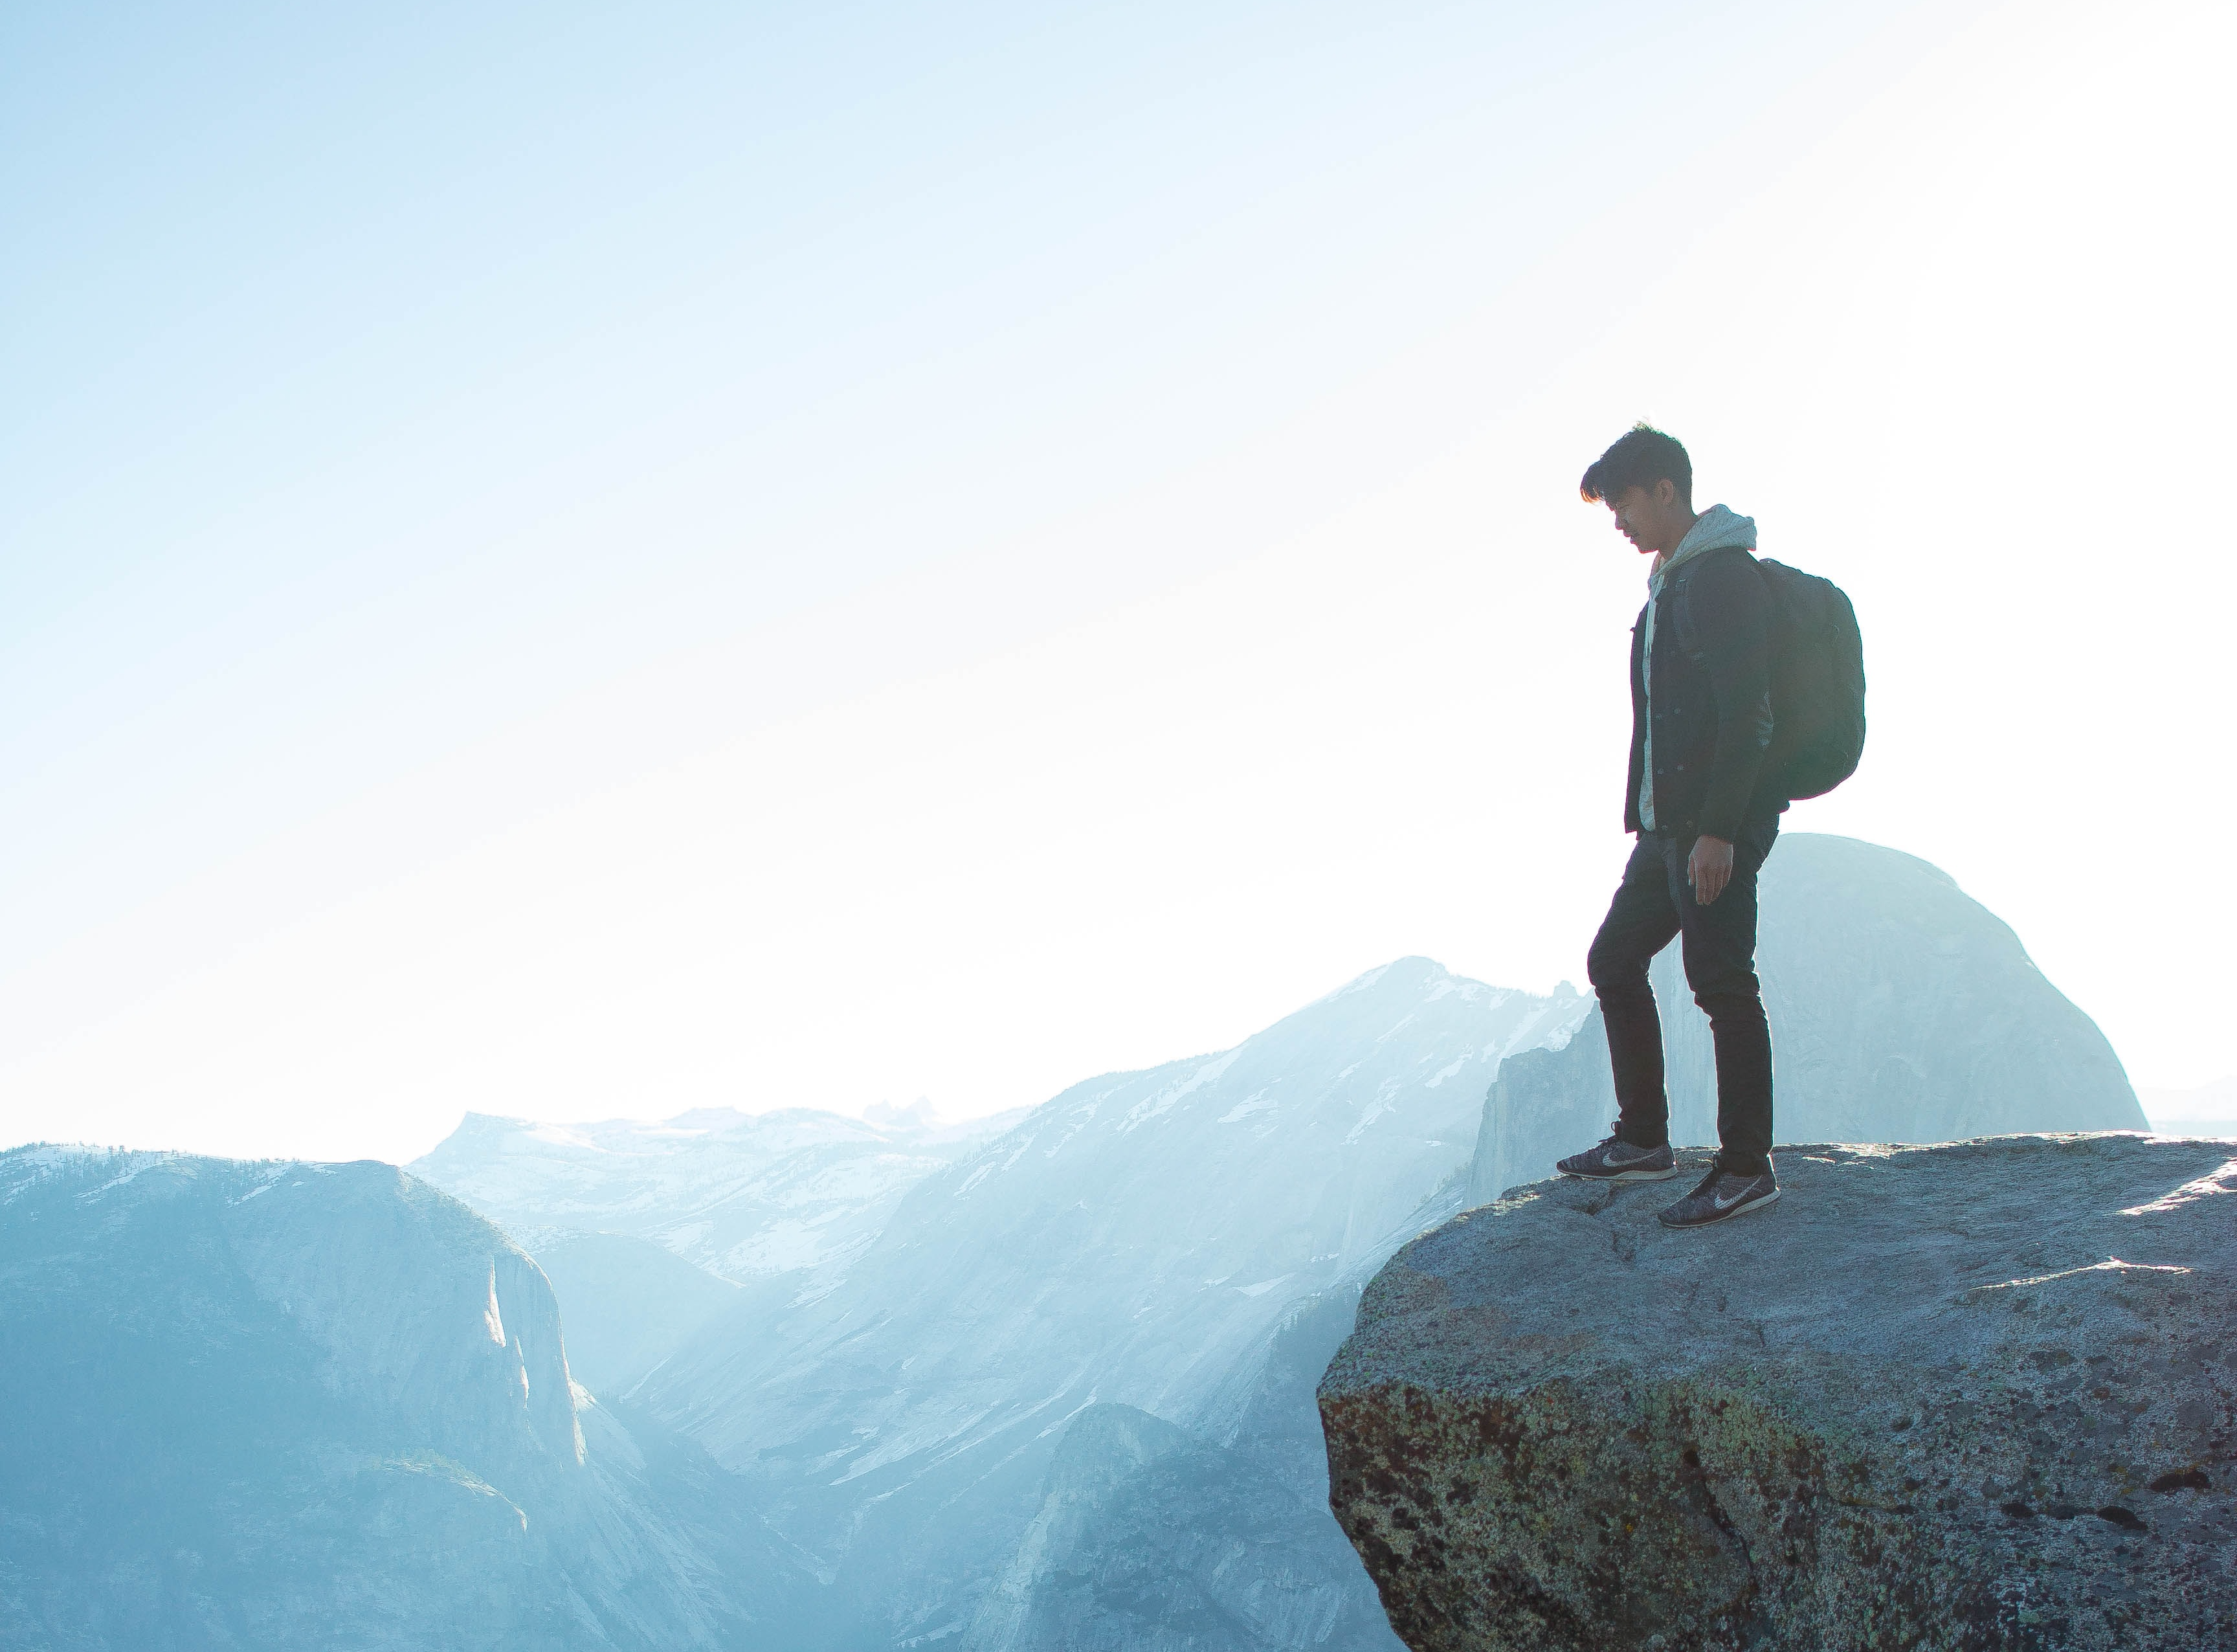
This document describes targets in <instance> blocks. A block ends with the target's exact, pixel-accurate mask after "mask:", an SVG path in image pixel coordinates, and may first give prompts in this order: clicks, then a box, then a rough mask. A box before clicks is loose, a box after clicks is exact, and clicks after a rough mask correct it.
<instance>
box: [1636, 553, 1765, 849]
mask: <svg viewBox="0 0 2237 1652" xmlns="http://www.w3.org/2000/svg"><path fill="white" fill-rule="evenodd" d="M1653 601H1654V602H1656V603H1657V604H1659V605H1660V606H1659V607H1658V609H1657V610H1656V612H1655V616H1654V776H1653V781H1654V829H1655V830H1656V831H1658V832H1662V833H1666V834H1668V835H1670V836H1678V837H1687V838H1690V837H1695V836H1708V837H1721V838H1724V839H1726V841H1727V842H1730V841H1731V840H1732V839H1734V838H1737V837H1738V836H1739V833H1740V823H1741V822H1742V821H1743V820H1745V819H1749V818H1751V817H1753V816H1759V815H1761V814H1764V813H1766V812H1768V813H1776V812H1777V811H1778V810H1779V809H1784V808H1785V806H1786V799H1785V798H1784V797H1780V796H1775V795H1774V794H1775V792H1776V790H1777V782H1776V779H1775V777H1774V776H1771V775H1769V774H1767V773H1766V772H1765V766H1764V750H1765V748H1766V747H1767V746H1769V745H1770V743H1771V604H1770V598H1769V597H1768V596H1767V594H1766V593H1765V590H1764V585H1763V574H1762V572H1761V571H1760V570H1759V569H1758V568H1757V566H1756V564H1755V558H1753V557H1752V556H1750V555H1749V554H1748V553H1747V552H1745V551H1743V550H1740V549H1739V548H1738V547H1733V548H1731V549H1727V550H1723V551H1711V552H1706V553H1705V554H1703V555H1701V556H1699V557H1696V558H1693V560H1692V561H1690V562H1687V563H1686V564H1685V565H1683V566H1682V567H1680V568H1679V569H1678V570H1677V571H1676V572H1674V573H1673V574H1672V575H1671V576H1670V578H1668V579H1666V580H1665V581H1664V582H1663V586H1662V594H1661V595H1660V596H1659V597H1657V598H1653ZM1645 642H1646V609H1644V608H1642V609H1640V611H1639V621H1638V623H1637V624H1634V625H1633V627H1632V631H1631V773H1630V778H1629V782H1628V783H1627V785H1626V787H1625V789H1624V797H1623V826H1624V829H1625V830H1626V831H1630V832H1635V831H1638V830H1639V829H1640V820H1639V789H1640V782H1641V777H1642V776H1641V774H1640V770H1642V769H1643V768H1644V767H1645V766H1646V716H1647V708H1646V675H1645V673H1644V672H1643V671H1641V669H1640V667H1641V666H1642V664H1644V662H1643V661H1642V659H1641V658H1640V652H1641V649H1642V646H1643V644H1645Z"/></svg>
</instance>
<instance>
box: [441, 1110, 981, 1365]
mask: <svg viewBox="0 0 2237 1652" xmlns="http://www.w3.org/2000/svg"><path fill="white" fill-rule="evenodd" d="M1020 1116H1021V1115H1020V1113H1007V1114H1003V1115H1000V1116H998V1117H995V1118H993V1119H976V1120H968V1121H966V1122H964V1123H962V1124H959V1125H943V1124H941V1123H940V1121H939V1120H936V1119H935V1118H934V1117H933V1116H932V1114H931V1112H930V1109H929V1108H927V1107H925V1106H924V1105H923V1104H922V1103H919V1104H918V1105H917V1106H915V1107H909V1108H905V1109H894V1108H885V1109H878V1110H874V1113H873V1117H872V1118H871V1119H869V1120H862V1119H849V1118H843V1117H841V1116H840V1115H839V1114H836V1113H818V1112H813V1111H809V1110H807V1109H791V1110H788V1111H784V1112H778V1113H738V1112H736V1111H734V1110H732V1109H730V1108H728V1107H706V1108H701V1109H699V1110H697V1111H695V1112H691V1113H682V1114H679V1115H678V1116H676V1117H675V1118H673V1119H667V1120H660V1121H657V1122H652V1121H647V1120H635V1119H614V1120H605V1121H603V1122H600V1123H596V1124H543V1123H538V1122H535V1121H533V1120H523V1119H502V1118H495V1117H492V1116H490V1115H488V1114H485V1113H468V1114H467V1115H466V1117H465V1120H464V1122H462V1123H461V1124H460V1125H459V1127H458V1129H457V1130H455V1131H453V1132H452V1133H451V1135H450V1136H448V1137H447V1138H445V1140H443V1141H442V1142H441V1143H439V1145H438V1146H436V1147H435V1148H434V1150H433V1151H432V1152H431V1153H427V1154H426V1156H425V1157H423V1158H421V1159H419V1160H414V1161H413V1163H412V1166H411V1169H412V1173H413V1174H415V1175H417V1176H419V1177H420V1178H421V1179H423V1180H426V1181H429V1182H432V1183H433V1184H434V1185H435V1186H438V1187H440V1188H442V1189H443V1190H444V1191H445V1192H446V1193H451V1194H452V1195H453V1196H455V1197H456V1198H458V1199H462V1200H463V1201H465V1203H466V1204H468V1205H470V1206H472V1207H473V1208H474V1209H475V1210H477V1211H479V1212H480V1213H482V1214H483V1215H484V1216H486V1217H487V1218H489V1219H490V1220H492V1221H493V1222H496V1223H497V1224H498V1225H499V1226H502V1227H503V1228H505V1231H506V1232H508V1233H510V1234H511V1236H512V1237H513V1238H514V1239H516V1240H518V1242H519V1243H520V1244H521V1245H523V1246H525V1247H526V1248H527V1249H528V1250H530V1251H531V1252H533V1253H534V1255H535V1257H536V1259H537V1260H538V1262H539V1263H540V1264H541V1265H543V1267H544V1271H545V1272H547V1273H548V1274H549V1275H550V1276H551V1279H552V1280H553V1282H554V1283H555V1284H556V1285H559V1286H560V1287H561V1297H562V1299H563V1300H564V1302H565V1303H566V1305H567V1331H568V1346H569V1348H570V1350H571V1351H572V1353H573V1355H574V1358H575V1360H576V1363H577V1374H578V1375H579V1376H580V1377H581V1378H582V1379H583V1380H584V1383H585V1384H588V1385H589V1386H590V1387H591V1389H593V1390H594V1391H597V1392H599V1393H613V1392H617V1391H619V1390H621V1389H622V1388H624V1387H626V1386H627V1385H628V1384H630V1383H631V1382H634V1381H635V1380H636V1379H637V1378H638V1377H640V1376H642V1375H643V1373H644V1372H645V1371H650V1369H652V1367H653V1366H655V1365H658V1364H659V1363H660V1362H661V1361H662V1360H663V1359H665V1358H668V1356H669V1355H670V1354H671V1353H672V1352H674V1351H675V1350H676V1348H677V1347H678V1346H679V1345H681V1344H682V1343H683V1341H684V1339H685V1338H688V1337H690V1335H691V1334H692V1332H695V1331H696V1330H697V1329H698V1328H699V1327H700V1326H701V1325H703V1324H705V1323H706V1321H707V1320H708V1319H709V1318H711V1317H712V1316H713V1315H714V1314H716V1312H720V1311H721V1310H722V1309H723V1307H724V1306H725V1305H729V1303H730V1302H731V1301H732V1300H733V1299H734V1298H736V1296H737V1294H738V1292H737V1288H736V1287H737V1286H739V1285H764V1286H769V1287H771V1288H775V1289H780V1290H782V1292H783V1293H784V1294H786V1295H789V1294H791V1293H793V1292H797V1291H802V1290H806V1291H815V1290H818V1289H828V1287H829V1285H831V1284H833V1283H835V1281H836V1280H837V1279H840V1278H841V1277H843V1275H844V1273H845V1272H846V1269H847V1267H848V1265H849V1264H851V1263H852V1262H853V1261H854V1260H855V1258H857V1257H859V1256H860V1255H861V1253H862V1252H863V1251H864V1250H865V1249H867V1248H868V1246H869V1244H870V1242H871V1240H872V1239H874V1238H875V1237H876V1236H877V1233H878V1232H879V1230H880V1229H881V1228H882V1227H883V1226H885V1223H886V1220H887V1219H888V1217H889V1216H890V1215H891V1214H892V1213H893V1211H894V1206H896V1205H898V1204H899V1203H900V1202H901V1196H902V1195H903V1194H904V1193H907V1191H908V1190H909V1189H910V1188H911V1187H913V1186H915V1185H916V1184H917V1183H918V1182H919V1181H921V1180H923V1178H924V1177H926V1176H927V1175H928V1174H930V1173H932V1172H933V1171H934V1170H937V1169H939V1168H940V1166H943V1165H946V1164H947V1163H949V1162H951V1161H952V1160H954V1158H955V1157H956V1156H957V1155H958V1154H960V1153H965V1152H967V1151H968V1150H969V1149H970V1148H971V1147H972V1146H974V1145H975V1144H977V1143H978V1142H980V1141H983V1140H986V1139H987V1137H988V1136H990V1135H993V1134H998V1133H1000V1131H1001V1130H1002V1129H1003V1128H1004V1127H1006V1126H1007V1125H1008V1124H1010V1123H1013V1122H1014V1121H1015V1120H1017V1119H1018V1118H1019V1117H1020Z"/></svg>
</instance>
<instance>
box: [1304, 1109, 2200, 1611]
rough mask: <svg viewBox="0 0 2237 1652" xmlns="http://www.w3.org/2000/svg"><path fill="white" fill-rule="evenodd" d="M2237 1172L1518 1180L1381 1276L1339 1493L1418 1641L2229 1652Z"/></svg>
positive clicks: (1821, 1163)
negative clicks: (1764, 1189) (1681, 1212)
mask: <svg viewBox="0 0 2237 1652" xmlns="http://www.w3.org/2000/svg"><path fill="white" fill-rule="evenodd" d="M2233 1153H2237V1149H2234V1148H2233V1147H2232V1146H2231V1144H2229V1143H2227V1142H2210V1141H2155V1140H2149V1139H2147V1138H2142V1137H2138V1136H2130V1135H2095V1136H2013V1137H2002V1138H1996V1139H1991V1140H1982V1141H1974V1142H1964V1143H1957V1144H1953V1145H1949V1146H1936V1147H1857V1146H1804V1147H1789V1148H1785V1149H1783V1150H1782V1151H1781V1153H1780V1154H1779V1158H1778V1164H1779V1172H1780V1178H1781V1180H1782V1182H1783V1183H1784V1185H1785V1188H1786V1194H1785V1198H1784V1199H1782V1201H1781V1202H1780V1203H1779V1204H1778V1205H1776V1206H1772V1207H1770V1208H1769V1209H1766V1210H1765V1211H1763V1212H1761V1213H1756V1214H1752V1215H1750V1216H1748V1217H1747V1218H1745V1219H1740V1220H1737V1221H1734V1222H1732V1223H1730V1224H1728V1225H1726V1226H1721V1227H1717V1228H1712V1229H1709V1230H1706V1231H1705V1232H1693V1233H1671V1232H1666V1231H1665V1230H1663V1229H1661V1228H1660V1226H1657V1225H1656V1224H1655V1222H1654V1213H1655V1212H1656V1211H1657V1210H1658V1209H1660V1207H1661V1206H1663V1205H1664V1204H1665V1203H1666V1202H1668V1200H1669V1199H1670V1198H1671V1197H1673V1195H1674V1194H1675V1193H1678V1192H1679V1191H1682V1190H1683V1187H1684V1186H1685V1184H1684V1183H1683V1182H1682V1181H1679V1182H1669V1183H1663V1184H1659V1185H1656V1184H1649V1185H1646V1186H1631V1187H1627V1188H1619V1189H1609V1188H1606V1187H1600V1186H1590V1185H1587V1184H1580V1183H1575V1182H1564V1181H1554V1182H1542V1183H1538V1184H1535V1185H1534V1186H1529V1187H1525V1188H1518V1189H1516V1190H1514V1192H1513V1193H1510V1194H1508V1196H1507V1197H1506V1198H1504V1199H1501V1200H1500V1201H1499V1202H1497V1203H1496V1204H1493V1205H1489V1206H1484V1207H1482V1208H1480V1209H1477V1210H1474V1211H1470V1212H1468V1213H1466V1214H1464V1215H1462V1216H1460V1217H1458V1218H1455V1219H1454V1220H1453V1221H1451V1222H1448V1223H1447V1224H1446V1225H1445V1226H1442V1227H1440V1228H1437V1229H1435V1230H1434V1231H1433V1232H1429V1233H1426V1234H1424V1235H1422V1237H1421V1238H1420V1239H1415V1241H1414V1242H1413V1243H1412V1244H1411V1245H1409V1246H1407V1247H1406V1248H1405V1249H1404V1250H1402V1251H1401V1252H1399V1253H1398V1254H1397V1255H1396V1257H1394V1258H1393V1259H1391V1261H1390V1262H1389V1264H1388V1265H1386V1266H1385V1267H1384V1268H1383V1270H1382V1272H1381V1273H1380V1274H1379V1275H1377V1277H1376V1279H1375V1282H1374V1283H1373V1285H1370V1286H1369V1289H1368V1292H1367V1294H1366V1296H1365V1298H1363V1301H1362V1303H1361V1305H1360V1312H1359V1319H1358V1325H1357V1327H1356V1330H1355V1332H1353V1334H1352V1336H1351V1338H1349V1340H1348V1341H1347V1342H1346V1343H1345V1344H1344V1345H1343V1348H1342V1349H1340V1350H1339V1351H1338V1352H1337V1354H1336V1358H1335V1360H1334V1361H1333V1362H1332V1363H1331V1364H1330V1367H1329V1370H1328V1373H1327V1375H1326V1376H1325V1377H1324V1378H1323V1380H1322V1383H1321V1386H1320V1393H1319V1398H1320V1408H1321V1416H1322V1421H1323V1426H1324V1428H1325V1431H1326V1433H1327V1437H1328V1448H1329V1462H1330V1503H1331V1506H1332V1507H1333V1508H1334V1510H1335V1511H1336V1517H1337V1519H1338V1520H1339V1522H1341V1523H1342V1524H1343V1528H1344V1530H1345V1532H1346V1533H1347V1535H1349V1536H1350V1538H1351V1540H1352V1542H1353V1543H1354V1544H1355V1545H1356V1547H1357V1548H1358V1550H1359V1551H1360V1554H1361V1555H1362V1556H1363V1558H1364V1559H1365V1561H1366V1563H1367V1567H1368V1570H1369V1572H1370V1573H1371V1574H1372V1575H1373V1576H1374V1578H1375V1581H1376V1586H1377V1587H1378V1588H1379V1589H1381V1591H1382V1599H1383V1603H1384V1605H1385V1606H1386V1608H1387V1609H1389V1614H1390V1621H1391V1623H1392V1626H1393V1627H1394V1628H1395V1629H1396V1630H1397V1632H1398V1634H1399V1635H1401V1636H1402V1638H1403V1639H1404V1640H1405V1641H1406V1642H1407V1643H1408V1644H1409V1646H1411V1647H1413V1648H1415V1649H1417V1652H1431V1649H1437V1652H1445V1649H1453V1652H1459V1649H1492V1648H1547V1649H1552V1648H1563V1649H1567V1648H1578V1649H1586V1648H1589V1649H1595V1652H1600V1649H1608V1652H1613V1649H1627V1648H1640V1649H1649V1648H1653V1649H1660V1652H1679V1649H1712V1648H1718V1649H1721V1648H1743V1647H1755V1648H1792V1649H1797V1652H1800V1649H1813V1652H1815V1649H1824V1652H1845V1649H1868V1648H1883V1647H1885V1648H1895V1647H1903V1648H1921V1649H1925V1648H1933V1649H1951V1652H1956V1649H1967V1652H1970V1649H1990V1648H1996V1649H2008V1648H2009V1649H2043V1652H2050V1649H2098V1648H2103V1649H2113V1648H2120V1649H2167V1652H2174V1649H2183V1652H2190V1649H2196V1648H2201V1647H2208V1646H2217V1647H2218V1646H2237V1497H2233V1495H2232V1493H2233V1491H2237V1198H2233V1197H2231V1195H2233V1194H2237V1157H2233Z"/></svg>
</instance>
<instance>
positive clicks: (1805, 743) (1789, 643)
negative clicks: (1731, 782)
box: [1756, 557, 1864, 799]
mask: <svg viewBox="0 0 2237 1652" xmlns="http://www.w3.org/2000/svg"><path fill="white" fill-rule="evenodd" d="M1756 566H1758V567H1759V568H1760V569H1762V570H1763V585H1764V590H1765V591H1766V592H1767V593H1769V595H1770V597H1771V716H1772V725H1771V750H1769V751H1767V752H1766V753H1765V754H1764V764H1765V767H1766V768H1768V769H1769V770H1771V771H1772V773H1773V774H1775V775H1777V776H1779V789H1780V790H1782V791H1783V792H1785V795H1786V796H1788V797H1789V798H1790V799H1791V798H1797V797H1821V796H1825V793H1827V792H1829V791H1831V790H1833V788H1834V787H1836V786H1838V785H1839V784H1840V783H1842V782H1843V781H1844V780H1846V779H1847V778H1848V777H1849V776H1851V775H1852V774H1854V773H1856V772H1857V763H1858V759H1859V758H1861V757H1863V756H1864V633H1863V632H1861V631H1858V629H1857V611H1856V609H1855V608H1854V607H1853V606H1852V605H1851V603H1850V601H1849V597H1848V593H1847V592H1846V591H1843V590H1842V589H1841V587H1840V586H1838V585H1835V584H1834V583H1833V582H1832V581H1831V579H1820V578H1818V576H1817V575H1816V574H1811V573H1805V572H1802V570H1800V569H1799V568H1790V567H1788V566H1787V565H1785V563H1783V562H1773V561H1772V560H1771V559H1770V558H1767V557H1763V558H1757V561H1756Z"/></svg>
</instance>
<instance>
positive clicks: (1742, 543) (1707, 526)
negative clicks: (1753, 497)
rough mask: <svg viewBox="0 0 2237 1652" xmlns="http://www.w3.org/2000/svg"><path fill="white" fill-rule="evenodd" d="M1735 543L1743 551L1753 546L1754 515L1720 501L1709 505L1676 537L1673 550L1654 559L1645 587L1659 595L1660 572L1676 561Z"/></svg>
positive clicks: (1666, 571) (1672, 565)
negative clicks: (1676, 540)
mask: <svg viewBox="0 0 2237 1652" xmlns="http://www.w3.org/2000/svg"><path fill="white" fill-rule="evenodd" d="M1734 545H1738V546H1739V547H1740V549H1742V550H1743V551H1752V550H1754V549H1755V519H1754V518H1753V517H1752V516H1741V515H1740V514H1739V513H1738V512H1734V511H1731V510H1727V509H1726V507H1725V506H1721V505H1712V506H1710V507H1709V508H1708V509H1707V510H1706V511H1704V512H1701V516H1700V519H1699V521H1697V522H1695V523H1694V524H1693V526H1692V527H1690V528H1688V529H1686V537H1685V538H1684V539H1680V540H1679V541H1678V548H1677V549H1676V550H1675V551H1673V552H1671V553H1670V554H1669V555H1668V556H1666V557H1661V558H1657V559H1656V561H1655V564H1654V567H1653V572H1650V573H1649V574H1648V575H1647V576H1646V588H1647V590H1648V591H1651V592H1653V593H1655V594H1657V595H1660V592H1661V590H1662V578H1663V576H1664V575H1665V574H1666V573H1668V572H1670V571H1671V570H1672V569H1673V568H1674V567H1676V566H1677V565H1679V563H1681V562H1691V561H1692V560H1693V558H1695V557H1698V556H1701V555H1704V554H1706V552H1711V551H1728V550H1730V549H1731V548H1732V546H1734Z"/></svg>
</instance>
